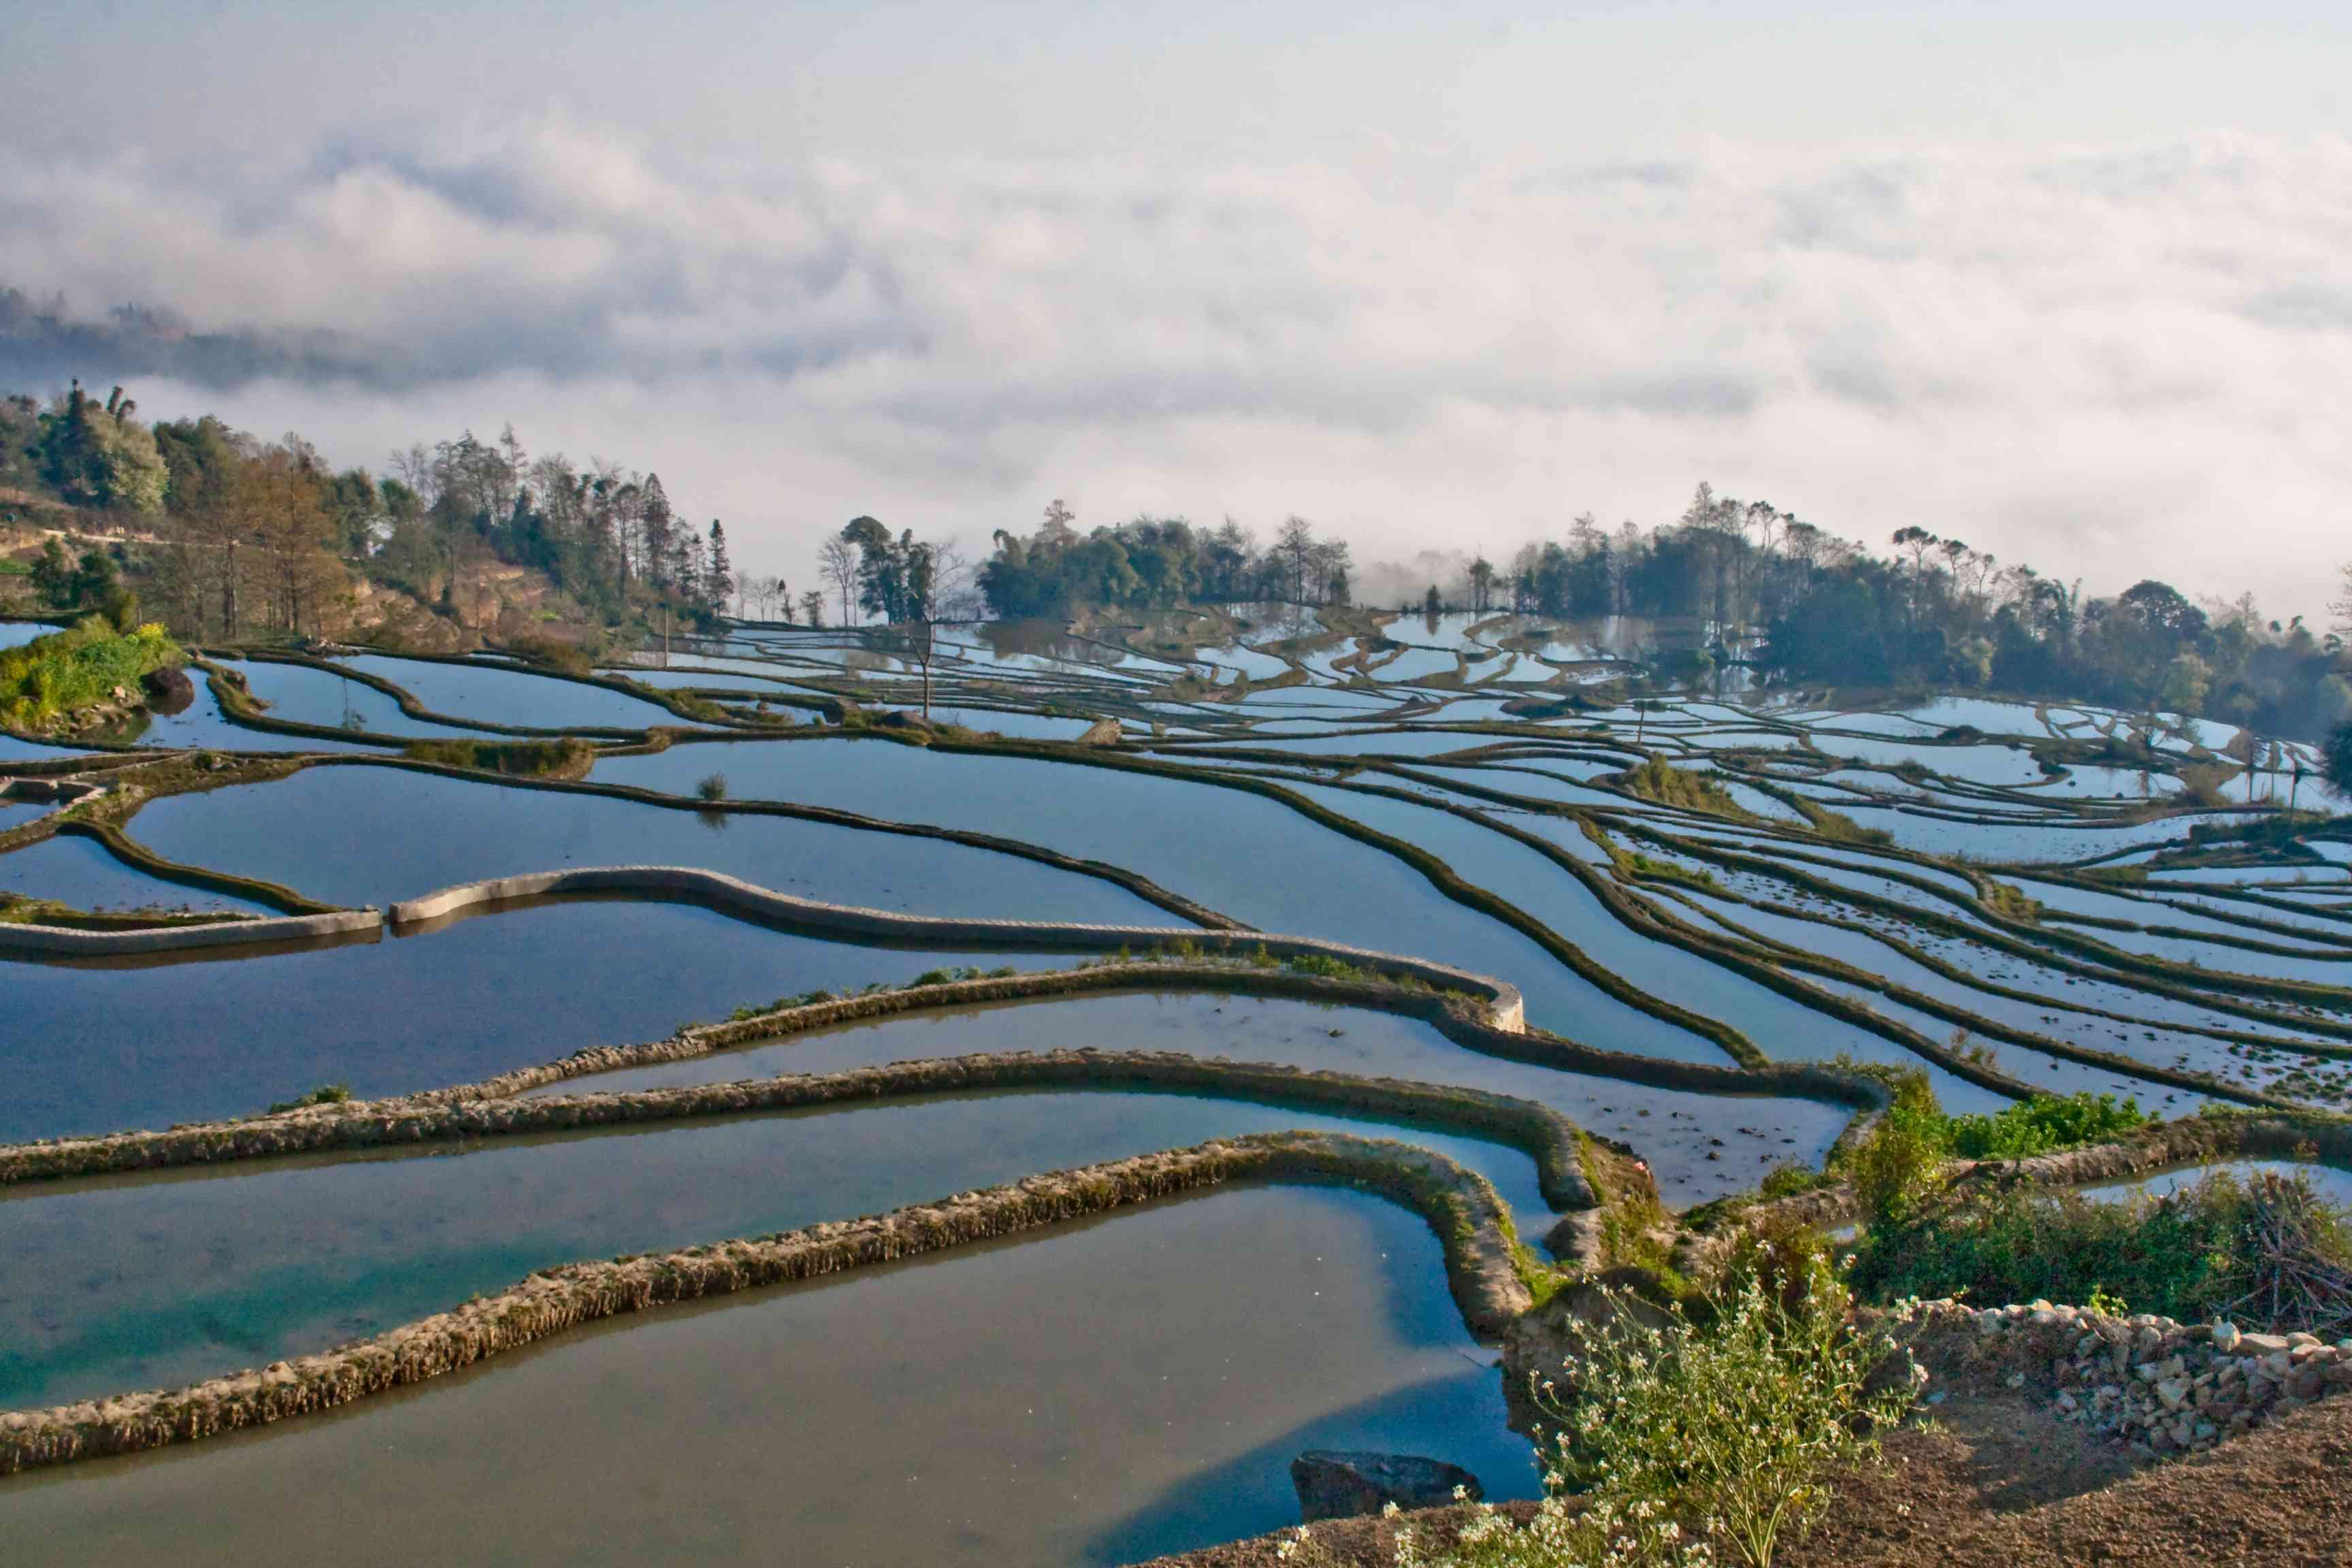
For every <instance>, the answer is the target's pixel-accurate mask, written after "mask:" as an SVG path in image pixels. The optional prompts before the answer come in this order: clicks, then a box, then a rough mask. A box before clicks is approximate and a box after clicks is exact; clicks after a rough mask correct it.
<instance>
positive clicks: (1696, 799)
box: [1601, 757, 1748, 818]
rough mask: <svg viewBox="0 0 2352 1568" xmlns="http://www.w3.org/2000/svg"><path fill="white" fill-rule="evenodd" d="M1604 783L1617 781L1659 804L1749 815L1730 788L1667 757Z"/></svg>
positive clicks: (1738, 815)
mask: <svg viewBox="0 0 2352 1568" xmlns="http://www.w3.org/2000/svg"><path fill="white" fill-rule="evenodd" d="M1601 782H1603V783H1612V784H1616V785H1617V786H1618V787H1619V788H1621V789H1622V790H1624V791H1625V792H1626V793H1627V794H1629V795H1639V796H1641V797H1642V798H1643V800H1654V801H1656V802H1657V803H1658V804H1659V805H1672V806H1679V807H1681V808H1682V809H1683V810H1685V811H1703V812H1706V813H1709V814H1711V815H1713V816H1734V817H1742V818H1744V817H1746V816H1748V809H1747V807H1745V806H1743V805H1740V804H1739V803H1738V801H1736V800H1734V799H1732V798H1731V792H1730V791H1729V790H1727V789H1725V788H1724V787H1723V786H1722V785H1721V784H1717V783H1716V782H1715V781H1714V780H1713V779H1711V778H1709V777H1707V776H1706V774H1705V773H1700V772H1697V771H1696V770H1695V769H1691V768H1678V767H1675V765H1674V764H1673V763H1669V762H1667V761H1666V760H1665V759H1664V757H1652V758H1651V759H1650V760H1649V761H1647V762H1645V763H1643V764H1642V765H1641V766H1640V767H1638V768H1630V769H1628V770H1627V771H1625V772H1624V773H1618V774H1616V775H1614V776H1613V777H1612V778H1609V779H1604V780H1602V781H1601Z"/></svg>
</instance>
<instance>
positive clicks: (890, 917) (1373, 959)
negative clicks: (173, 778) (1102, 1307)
mask: <svg viewBox="0 0 2352 1568" xmlns="http://www.w3.org/2000/svg"><path fill="white" fill-rule="evenodd" d="M579 893H625V894H629V895H632V896H635V897H639V898H646V899H653V900H667V901H676V902H681V903H693V904H699V905H702V906H703V907H705V908H708V909H714V910H719V911H720V912H721V913H725V914H735V915H740V916H743V917H745V918H747V919H751V920H754V921H761V922H763V923H767V924H772V925H782V926H789V927H792V928H793V929H796V930H805V931H820V932H834V931H839V932H845V933H848V934H850V935H853V936H859V937H872V938H880V939H883V940H886V941H891V942H920V943H929V944H935V945H941V946H950V947H955V946H969V945H973V944H980V945H984V946H993V947H1024V948H1034V947H1057V948H1076V949H1079V950H1082V951H1085V952H1120V951H1126V950H1129V949H1132V948H1135V947H1139V946H1150V947H1177V946H1180V945H1184V946H1189V947H1190V948H1192V949H1197V950H1199V951H1201V952H1209V953H1217V954H1223V955H1226V956H1232V957H1246V956H1248V955H1249V954H1251V953H1254V952H1257V951H1259V950H1261V949H1262V950H1264V951H1265V952H1266V953H1267V954H1268V955H1269V956H1272V957H1275V958H1325V959H1329V960H1332V961H1333V962H1335V963H1344V964H1348V965H1349V966H1351V967H1354V968H1360V969H1367V970H1371V971H1374V972H1376V973H1381V974H1386V975H1391V976H1403V977H1407V978H1409V979H1412V980H1416V981H1419V982H1421V983H1422V984H1426V985H1432V986H1435V987H1437V988H1438V989H1440V990H1448V991H1463V992H1467V993H1470V994H1474V995H1476V996H1480V997H1483V998H1485V999H1486V1004H1487V1008H1488V1013H1489V1015H1490V1017H1491V1019H1492V1022H1493V1023H1494V1025H1495V1026H1496V1027H1497V1028H1503V1029H1511V1030H1517V1029H1522V1028H1525V1027H1526V1024H1527V1009H1526V1005H1525V1004H1524V1003H1523V1002H1522V1001H1521V999H1520V996H1519V991H1518V987H1517V986H1516V985H1513V984H1510V983H1509V982H1508V981H1507V980H1499V979H1496V978H1495V977H1494V976H1492V975H1486V974H1473V973H1470V972H1469V971H1467V970H1463V969H1455V968H1454V967H1453V966H1451V965H1450V964H1444V963H1431V962H1430V961H1428V960H1426V959H1419V958H1408V957H1404V956H1402V955H1401V954H1397V953H1387V952H1372V951H1370V949H1368V948H1360V947H1349V946H1345V945H1343V944H1341V943H1339V942H1322V941H1318V940H1317V939H1315V938H1312V937H1300V936H1280V935H1276V934H1272V933H1268V932H1258V931H1240V932H1234V931H1203V930H1201V929H1198V928H1196V927H1190V926H1114V925H1087V924H1079V923H1075V922H1068V921H1014V920H976V919H963V918H955V917H948V916H937V915H907V914H896V913H892V912H891V911H889V910H869V909H862V908H859V907H858V906H856V905H853V904H833V903H824V902H822V901H820V900H814V899H801V898H795V897H793V895H791V894H789V893H780V892H777V891H775V890H774V889H771V888H762V887H761V886H759V885H758V884H756V883H752V882H746V881H743V880H741V879H739V878H735V877H729V876H725V875H723V874H721V873H719V872H717V871H705V870H700V869H698V868H694V867H690V866H593V867H581V868H575V869H571V870H561V871H539V872H532V873H529V874H526V875H523V876H517V877H499V878H493V879H488V880H487V881H480V882H467V883H464V884H462V885H460V886H457V887H454V888H443V889H439V890H438V891H436V892H431V893H426V894H425V895H423V896H422V897H419V898H415V899H404V900H401V901H399V902H397V903H395V904H394V905H393V906H392V910H391V918H392V922H393V924H394V926H395V927H398V926H407V925H421V924H425V923H427V922H431V921H444V920H449V919H454V918H459V917H462V916H464V915H467V914H468V913H473V912H478V911H487V910H491V909H493V908H494V907H495V906H497V905H499V904H503V903H511V902H514V901H517V900H526V899H544V898H561V897H564V896H566V895H570V894H579Z"/></svg>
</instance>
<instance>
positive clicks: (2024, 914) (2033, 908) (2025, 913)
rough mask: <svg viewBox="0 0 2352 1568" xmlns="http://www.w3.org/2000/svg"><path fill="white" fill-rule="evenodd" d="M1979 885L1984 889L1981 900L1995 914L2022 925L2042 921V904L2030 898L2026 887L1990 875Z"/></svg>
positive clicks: (1980, 894)
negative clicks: (2025, 889) (2025, 890)
mask: <svg viewBox="0 0 2352 1568" xmlns="http://www.w3.org/2000/svg"><path fill="white" fill-rule="evenodd" d="M1979 887H1980V888H1981V889H1983V891H1982V892H1981V893H1979V895H1978V898H1979V902H1981V903H1982V904H1983V905H1984V907H1985V908H1986V909H1988V910H1991V911H1992V912H1993V913H1994V914H1997V915H1999V916H2000V917H2001V918H2002V919H2004V920H2011V921H2017V922H2018V923H2019V924H2020V925H2038V924H2040V923H2041V921H2042V906H2041V905H2040V904H2038V903H2036V902H2035V901H2034V900H2032V899H2031V898H2028V897H2027V896H2026V894H2025V892H2024V889H2021V888H2018V887H2016V886H2014V885H2013V884H2011V883H2008V882H2001V881H1996V880H1994V879H1992V878H1990V877H1987V878H1985V879H1984V880H1983V881H1982V882H1981V883H1979Z"/></svg>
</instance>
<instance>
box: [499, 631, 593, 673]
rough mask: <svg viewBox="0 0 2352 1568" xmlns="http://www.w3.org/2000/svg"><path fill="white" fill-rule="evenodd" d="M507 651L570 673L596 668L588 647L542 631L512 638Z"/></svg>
mask: <svg viewBox="0 0 2352 1568" xmlns="http://www.w3.org/2000/svg"><path fill="white" fill-rule="evenodd" d="M506 651H507V652H509V653H510V654H512V655H514V656H515V657H516V658H520V659H523V660H526V661H528V662H530V663H531V664H537V665H544V666H545V667H546V668H550V669H560V670H562V671H563V672H565V673H566V674H569V675H585V674H587V673H588V672H589V671H590V670H591V669H592V668H594V660H593V658H591V657H590V655H589V650H588V649H586V648H584V647H581V646H580V645H579V644H577V643H568V642H565V641H563V640H562V638H561V637H548V636H545V635H543V634H541V633H535V632H526V633H525V634H523V635H522V636H521V637H514V638H510V639H509V641H508V643H507V645H506Z"/></svg>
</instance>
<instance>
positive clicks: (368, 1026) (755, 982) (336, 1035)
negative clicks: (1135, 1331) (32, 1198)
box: [0, 901, 1069, 1140]
mask: <svg viewBox="0 0 2352 1568" xmlns="http://www.w3.org/2000/svg"><path fill="white" fill-rule="evenodd" d="M1068 962H1069V960H1068V958H1067V957H1066V956H1065V955H1053V956H1044V955H1037V954H1031V955H1027V956H1025V957H1024V955H1021V954H1018V953H1013V954H999V953H991V952H930V951H916V950H911V949H901V948H888V947H856V946H851V945H849V944H846V943H840V942H820V941H816V940H814V939H812V938H808V937H802V936H796V935H793V934H791V933H788V932H782V931H770V930H766V929H764V928H761V927H758V926H751V925H746V924H744V923H743V922H741V921H734V920H730V919H728V918H727V917H725V916H723V915H718V914H713V913H711V912H709V910H698V909H693V908H688V907H685V906H680V905H672V904H632V903H626V902H619V901H610V902H605V901H595V902H583V903H567V904H558V905H553V906H548V907H541V908H535V909H530V910H519V911H515V912H510V913H506V914H500V915H496V916H492V917H488V918H484V919H480V920H469V921H460V922H458V923H457V924H456V925H454V926H451V927H449V928H447V929H446V930H443V931H435V932H433V933H431V934H430V935H425V936H415V937H404V938H396V939H395V938H386V939H384V940H383V941H380V942H359V943H355V944H352V945H346V946H340V947H330V948H323V949H313V950H310V951H305V952H291V953H278V954H272V955H269V956H266V957H246V958H240V959H236V960H226V961H221V962H215V963H171V964H163V965H156V966H152V967H142V968H114V967H108V968H97V967H82V966H68V965H51V964H38V963H0V990H5V996H6V998H7V1003H6V1018H7V1024H8V1026H7V1027H6V1028H5V1029H0V1083H5V1084H6V1085H7V1086H8V1092H7V1094H5V1096H0V1139H9V1140H13V1139H23V1138H38V1137H49V1136H54V1135H58V1134H60V1133H68V1132H105V1131H114V1130H117V1129H120V1128H126V1127H162V1126H165V1125H167V1124H169V1123H171V1122H174V1121H194V1120H199V1119H202V1118H205V1117H212V1116H229V1115H238V1114H242V1113H245V1112H247V1111H253V1110H260V1109H261V1108H262V1107H263V1106H265V1105H267V1104H268V1103H269V1102H270V1101H272V1100H283V1099H288V1098H290V1097H291V1096H293V1095H296V1094H299V1093H303V1092H305V1091H307V1090H309V1089H312V1088H315V1087H316V1086H318V1085H320V1084H325V1083H345V1084H349V1085H350V1086H351V1088H352V1090H353V1091H354V1092H355V1093H358V1094H361V1095H370V1096H373V1095H383V1094H400V1093H407V1092H410V1091H413V1090H415V1089H432V1088H436V1087H438V1086H440V1085H444V1084H451V1083H466V1082H470V1081H472V1080H474V1079H481V1078H487V1077H489V1076H491V1075H493V1074H496V1073H500V1072H505V1071H508V1070H509V1069H510V1068H519V1067H528V1066H530V1065H531V1064H532V1063H535V1062H542V1061H549V1060H552V1059H553V1058H556V1057H560V1056H563V1055H566V1054H567V1053H569V1052H572V1051H574V1050H577V1049H579V1048H580V1047H583V1046H592V1045H612V1044H622V1043H625V1042H628V1041H632V1040H644V1039H659V1038H661V1037H664V1036H667V1035H668V1034H669V1033H670V1032H671V1031H672V1030H674V1029H676V1028H677V1027H678V1026H680V1025H682V1024H686V1023H688V1022H691V1021H695V1020H700V1021H702V1022H709V1021H711V1020H713V1019H717V1018H722V1017H724V1016H727V1015H728V1014H729V1013H730V1012H731V1011H733V1010H734V1009H735V1008H736V1007H738V1006H741V1005H745V1004H749V1003H761V1002H766V1001H768V1000H770V999H771V998H772V997H775V996H778V995H782V994H790V993H796V992H801V991H806V990H810V989H812V988H814V987H818V986H823V987H825V988H827V989H830V990H835V991H845V990H855V989H856V988H857V987H859V986H861V985H864V984H867V983H869V982H877V981H878V982H884V983H887V984H899V983H902V982H904V981H907V980H910V979H912V978H913V977H914V976H915V975H917V974H919V973H922V972H923V971H924V970H927V969H930V968H933V967H935V966H937V965H940V964H953V963H978V964H981V965H982V966H983V967H994V966H996V965H999V964H1003V963H1017V964H1020V965H1022V966H1023V967H1026V968H1055V967H1059V966H1061V965H1063V964H1066V963H1068Z"/></svg>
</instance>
